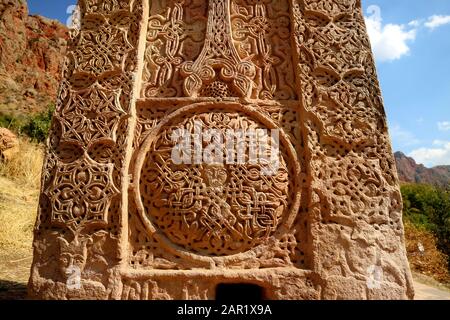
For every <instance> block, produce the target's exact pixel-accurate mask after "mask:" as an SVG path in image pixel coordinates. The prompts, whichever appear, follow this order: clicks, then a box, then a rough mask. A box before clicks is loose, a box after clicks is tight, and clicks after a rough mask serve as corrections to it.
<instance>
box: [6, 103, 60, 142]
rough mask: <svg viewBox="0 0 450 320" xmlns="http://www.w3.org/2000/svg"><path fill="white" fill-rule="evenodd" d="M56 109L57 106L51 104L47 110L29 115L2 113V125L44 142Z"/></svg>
mask: <svg viewBox="0 0 450 320" xmlns="http://www.w3.org/2000/svg"><path fill="white" fill-rule="evenodd" d="M54 111H55V107H54V106H49V107H48V109H47V110H45V111H42V112H40V113H37V114H34V115H31V116H28V117H23V116H22V117H20V116H19V117H16V116H12V115H0V127H4V128H7V129H10V130H13V131H15V132H17V133H18V134H19V135H26V136H28V137H30V138H31V139H32V140H34V141H36V142H44V141H45V140H46V139H47V136H48V133H49V130H50V126H51V122H52V117H53V112H54Z"/></svg>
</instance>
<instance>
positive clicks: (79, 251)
mask: <svg viewBox="0 0 450 320" xmlns="http://www.w3.org/2000/svg"><path fill="white" fill-rule="evenodd" d="M58 241H59V245H60V256H59V270H60V272H61V275H62V276H63V277H64V279H65V280H67V279H69V278H70V277H71V276H72V275H73V274H74V273H75V272H78V273H80V274H81V273H82V272H83V271H84V268H85V267H86V261H87V256H88V248H87V246H88V244H90V243H91V242H92V240H91V239H81V240H80V239H78V238H75V239H74V240H73V241H72V242H70V243H69V242H68V241H67V240H66V239H64V238H58Z"/></svg>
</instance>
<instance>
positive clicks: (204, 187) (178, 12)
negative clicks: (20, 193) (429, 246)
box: [29, 0, 414, 299]
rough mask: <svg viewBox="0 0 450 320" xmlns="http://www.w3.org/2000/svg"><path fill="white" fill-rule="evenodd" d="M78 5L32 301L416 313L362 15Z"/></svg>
mask: <svg viewBox="0 0 450 320" xmlns="http://www.w3.org/2000/svg"><path fill="white" fill-rule="evenodd" d="M79 6H80V11H81V28H80V29H79V30H73V31H72V35H71V42H70V46H69V50H68V54H67V57H66V60H65V61H66V62H65V68H64V80H63V81H62V83H61V86H60V92H59V98H58V103H57V110H56V113H55V117H54V120H53V125H52V130H51V135H50V138H49V140H48V149H47V150H48V151H47V155H46V160H45V165H44V173H43V176H42V192H41V197H40V203H39V214H38V219H37V222H36V226H35V231H34V232H35V239H34V261H33V265H32V273H31V278H30V282H29V293H30V296H31V297H32V298H44V299H80V298H81V299H214V298H215V297H216V294H217V286H218V285H224V284H225V285H227V284H242V285H257V286H259V287H260V288H261V289H262V292H263V297H264V298H267V299H408V298H409V299H411V298H413V296H414V290H413V288H412V280H411V274H410V271H409V266H408V261H407V259H406V253H405V248H404V238H403V237H404V235H403V225H402V216H401V213H402V202H401V201H402V200H401V194H400V191H399V184H398V177H397V176H396V170H395V163H394V158H393V154H392V150H391V145H390V141H389V136H388V132H387V126H386V119H385V113H384V109H383V103H382V98H381V92H380V88H379V84H378V80H377V76H376V72H375V67H374V61H373V56H372V53H371V50H370V43H369V39H368V36H367V32H366V29H365V25H364V19H363V14H362V11H361V4H360V0H256V1H255V0H252V1H250V0H155V1H149V0H80V1H79ZM250 133H251V134H250ZM269 133H271V134H272V135H270V134H269ZM230 134H231V138H230ZM217 137H219V138H217ZM265 138H268V140H262V139H265ZM255 141H256V142H255ZM264 141H266V142H267V144H270V145H271V146H272V147H273V146H274V145H276V147H277V149H276V150H277V152H278V153H277V154H276V158H273V157H272V156H273V154H274V153H273V152H272V154H271V156H269V155H268V154H269V151H270V150H269V149H264V148H263V147H262V146H265V145H266V144H265V142H264ZM191 147H193V148H191ZM186 150H188V151H186ZM189 150H194V151H192V152H191V151H189ZM198 150H200V151H198ZM273 150H274V149H272V151H273ZM254 153H255V154H257V155H259V158H258V157H257V158H254V157H253V154H254ZM213 154H214V155H215V156H216V157H217V156H220V157H219V159H222V160H223V161H207V160H208V159H206V158H207V155H209V156H212V155H213ZM174 155H177V156H178V158H177V157H175V158H174ZM266 156H267V157H266ZM177 159H178V160H177ZM215 159H217V158H215ZM275 164H276V165H275Z"/></svg>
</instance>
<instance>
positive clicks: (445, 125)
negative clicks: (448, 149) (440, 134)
mask: <svg viewBox="0 0 450 320" xmlns="http://www.w3.org/2000/svg"><path fill="white" fill-rule="evenodd" d="M438 128H439V130H440V131H450V121H442V122H438Z"/></svg>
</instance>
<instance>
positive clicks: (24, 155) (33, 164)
mask: <svg viewBox="0 0 450 320" xmlns="http://www.w3.org/2000/svg"><path fill="white" fill-rule="evenodd" d="M43 159H44V155H43V147H42V146H40V145H37V144H35V143H32V142H30V141H28V140H26V139H23V138H21V139H19V152H18V153H17V154H16V155H14V156H13V157H12V158H11V159H10V160H9V161H8V162H6V163H0V176H3V177H5V178H8V179H10V180H13V181H14V182H16V183H18V184H20V185H24V186H26V187H28V188H33V189H36V188H39V183H40V177H41V170H42V162H43Z"/></svg>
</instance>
